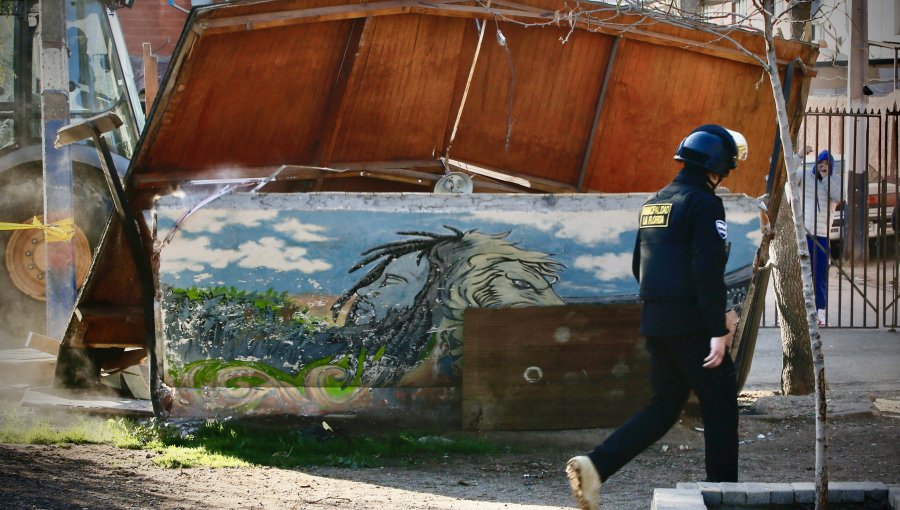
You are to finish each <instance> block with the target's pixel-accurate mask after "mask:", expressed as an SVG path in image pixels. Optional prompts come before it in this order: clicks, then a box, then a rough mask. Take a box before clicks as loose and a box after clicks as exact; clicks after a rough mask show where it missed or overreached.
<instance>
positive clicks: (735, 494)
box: [719, 482, 747, 505]
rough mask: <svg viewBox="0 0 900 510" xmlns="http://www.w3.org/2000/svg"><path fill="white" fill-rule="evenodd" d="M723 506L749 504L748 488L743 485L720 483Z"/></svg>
mask: <svg viewBox="0 0 900 510" xmlns="http://www.w3.org/2000/svg"><path fill="white" fill-rule="evenodd" d="M719 486H720V487H721V488H722V504H723V505H744V504H746V503H747V488H746V487H745V486H744V484H742V483H727V482H726V483H720V484H719Z"/></svg>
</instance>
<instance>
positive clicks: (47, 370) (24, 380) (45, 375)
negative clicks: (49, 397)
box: [0, 347, 56, 388]
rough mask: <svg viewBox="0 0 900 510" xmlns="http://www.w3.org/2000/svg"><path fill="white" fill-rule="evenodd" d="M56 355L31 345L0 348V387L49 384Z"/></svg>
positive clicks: (53, 370)
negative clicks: (17, 347)
mask: <svg viewBox="0 0 900 510" xmlns="http://www.w3.org/2000/svg"><path fill="white" fill-rule="evenodd" d="M55 371H56V356H55V355H52V354H48V353H46V352H43V351H39V350H37V349H33V348H31V347H23V348H20V349H4V350H0V388H10V387H27V386H49V385H50V384H52V383H53V376H54V373H55Z"/></svg>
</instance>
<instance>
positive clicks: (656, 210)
mask: <svg viewBox="0 0 900 510" xmlns="http://www.w3.org/2000/svg"><path fill="white" fill-rule="evenodd" d="M671 213H672V204H645V205H644V207H641V226H640V228H657V227H668V226H669V215H670V214H671Z"/></svg>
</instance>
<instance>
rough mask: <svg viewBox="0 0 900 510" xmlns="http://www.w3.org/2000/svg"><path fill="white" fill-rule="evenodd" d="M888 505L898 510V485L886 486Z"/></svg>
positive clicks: (899, 497)
mask: <svg viewBox="0 0 900 510" xmlns="http://www.w3.org/2000/svg"><path fill="white" fill-rule="evenodd" d="M887 489H888V503H890V504H891V508H893V509H894V510H900V485H889V486H888V488H887Z"/></svg>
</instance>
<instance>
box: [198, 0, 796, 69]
mask: <svg viewBox="0 0 900 510" xmlns="http://www.w3.org/2000/svg"><path fill="white" fill-rule="evenodd" d="M504 5H506V6H509V7H510V8H500V9H498V8H491V9H486V8H484V7H482V6H470V5H458V4H456V3H453V2H447V1H445V0H438V1H435V2H421V1H413V0H394V1H388V2H377V3H362V4H351V5H338V6H330V7H319V8H314V9H297V10H291V11H284V12H276V13H264V14H255V15H254V14H251V15H243V16H235V17H231V18H219V19H215V20H206V21H198V22H197V23H196V24H195V28H196V29H197V30H198V32H199V33H202V34H203V35H210V34H217V33H224V32H235V31H246V30H258V29H265V28H272V27H281V26H288V25H297V24H304V23H318V22H323V21H340V20H348V19H357V18H371V17H378V16H391V15H398V14H429V15H436V16H447V17H462V18H478V19H486V20H493V19H498V18H499V19H500V20H502V21H512V22H522V23H530V24H535V23H544V24H547V25H553V24H556V25H559V26H562V25H564V24H567V21H565V20H560V19H559V15H558V13H557V12H554V11H541V10H539V9H535V8H534V7H530V6H518V7H515V8H512V6H514V5H515V4H512V3H504ZM623 24H624V25H626V26H628V28H627V29H620V28H612V27H609V26H603V25H601V24H599V23H598V22H597V21H591V20H590V19H589V20H587V21H584V20H580V21H576V22H575V24H574V26H575V28H579V29H582V30H587V31H591V32H599V33H603V34H606V35H612V36H616V37H623V38H625V39H634V40H637V41H643V42H647V43H651V44H658V45H662V46H671V47H677V48H681V49H684V50H687V51H693V52H698V53H703V54H705V55H712V56H716V57H718V58H722V59H726V60H733V61H737V62H743V63H748V64H754V65H757V64H758V62H757V61H756V60H755V59H753V58H752V57H750V56H749V55H747V54H745V53H744V52H742V51H740V50H738V49H737V48H734V47H731V46H730V43H729V42H727V41H724V42H723V40H721V39H720V37H718V36H717V35H715V34H708V36H709V40H707V41H695V40H692V39H686V38H683V37H678V36H674V35H671V34H665V33H661V32H655V31H652V30H647V29H644V28H637V26H636V25H632V24H629V23H627V21H626V22H625V23H623ZM617 25H619V24H617ZM661 25H662V26H669V25H665V24H661ZM736 32H737V33H738V34H743V35H744V36H750V37H754V38H759V39H760V41H761V40H762V38H761V36H760V35H758V34H755V33H750V32H746V31H744V32H741V31H736ZM794 44H799V43H794ZM760 58H765V56H764V55H760ZM787 63H788V61H787V60H784V59H778V64H779V65H782V66H783V65H787Z"/></svg>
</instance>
